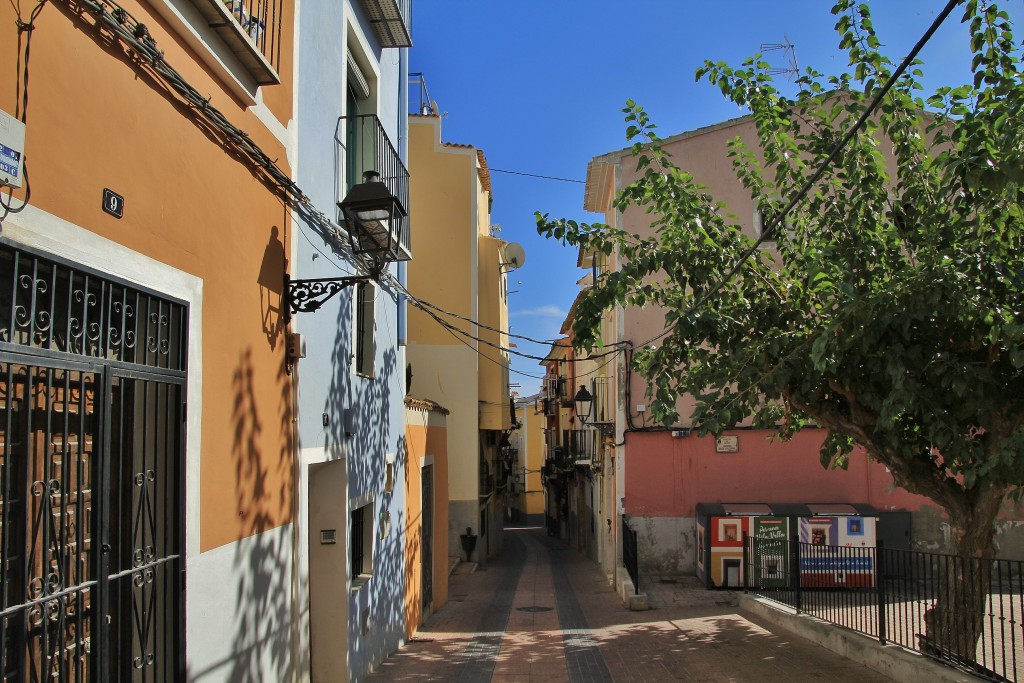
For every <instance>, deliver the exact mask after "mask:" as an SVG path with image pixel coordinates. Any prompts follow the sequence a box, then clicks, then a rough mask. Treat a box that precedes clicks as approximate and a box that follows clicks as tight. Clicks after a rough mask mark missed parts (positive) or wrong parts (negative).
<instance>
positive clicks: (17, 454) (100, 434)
mask: <svg viewBox="0 0 1024 683" xmlns="http://www.w3.org/2000/svg"><path fill="white" fill-rule="evenodd" d="M235 4H236V5H237V7H232V6H231V3H228V5H227V6H225V5H224V4H223V3H217V2H200V1H199V0H197V1H196V2H179V1H175V0H154V1H152V2H137V1H134V0H125V2H123V3H120V4H113V3H109V2H99V1H95V2H94V1H91V0H90V1H86V2H68V1H63V0H57V1H54V2H49V3H47V4H43V3H40V4H39V5H38V7H36V3H19V5H20V10H21V16H20V17H19V16H18V15H17V14H16V7H15V6H14V5H12V4H5V5H4V6H3V7H0V31H2V38H0V64H2V65H3V69H4V72H5V73H7V74H18V78H17V79H9V80H7V81H6V83H7V85H6V86H4V87H3V88H0V110H2V111H3V112H6V113H7V114H9V115H11V116H12V117H14V118H15V119H19V120H23V121H24V131H25V143H24V149H23V152H24V159H23V161H24V165H25V167H26V168H24V174H23V183H22V184H21V187H19V188H4V204H5V206H4V208H0V216H2V217H3V218H2V236H0V261H2V266H0V278H2V279H3V281H4V286H5V291H6V292H7V294H6V295H5V306H6V307H7V310H8V311H9V312H10V313H9V315H8V316H7V317H6V318H5V322H3V323H0V324H2V325H4V328H5V329H4V332H5V333H4V337H3V341H2V342H0V346H2V349H0V354H2V362H0V366H2V367H0V374H2V375H3V376H4V379H3V380H0V383H2V384H3V387H2V392H0V393H4V394H5V396H7V397H9V399H12V400H6V401H5V402H4V408H3V410H4V412H5V416H4V417H5V418H6V419H5V425H6V426H5V427H4V428H3V429H4V435H3V440H4V450H3V456H2V457H3V470H4V475H5V477H4V481H5V484H4V486H5V488H4V491H3V501H4V507H3V512H2V514H3V520H2V521H3V529H4V535H3V557H4V584H5V585H8V586H12V587H14V588H13V589H12V590H9V591H8V592H7V593H5V601H4V605H3V609H4V610H5V613H7V614H8V616H5V617H4V629H5V632H6V637H7V639H6V640H5V641H4V647H5V650H4V653H3V655H4V656H3V662H4V664H3V667H4V669H3V676H4V677H6V676H7V675H9V674H13V675H15V677H16V678H17V677H18V676H20V675H22V674H24V672H25V671H26V670H28V669H35V670H37V671H39V672H41V673H40V677H41V678H42V677H46V678H48V679H49V678H51V677H55V678H54V680H120V681H126V680H142V678H145V680H155V681H160V680H165V681H180V680H219V679H229V678H231V679H235V680H242V679H248V680H259V679H262V680H271V679H273V680H287V679H290V678H292V677H293V676H294V675H295V674H296V671H297V670H298V669H300V668H301V667H302V662H301V660H302V656H301V655H299V654H298V653H296V652H294V651H293V637H292V634H291V612H292V610H293V608H294V605H293V599H294V598H293V594H292V590H291V582H292V560H293V556H292V553H291V546H292V539H291V533H292V532H291V528H292V527H291V521H292V519H293V509H294V483H293V479H294V474H293V450H294V449H293V443H292V390H291V381H290V378H289V376H288V374H287V367H286V362H285V343H284V333H285V327H284V320H283V318H282V315H281V293H282V282H283V277H284V273H285V268H286V264H287V245H288V244H289V241H290V237H289V235H290V231H291V221H290V210H289V208H288V204H287V202H286V195H285V193H284V192H283V191H282V190H281V188H280V187H279V184H280V180H282V179H284V180H287V179H288V178H289V176H290V174H291V171H290V168H289V158H290V155H291V153H290V147H289V145H290V142H289V140H290V138H289V135H288V132H287V131H288V127H289V122H290V121H291V120H292V118H293V111H292V103H293V95H294V92H293V83H292V74H293V72H294V68H293V63H292V54H293V45H292V40H293V27H294V24H295V18H294V16H293V2H292V1H291V0H274V1H273V2H264V3H246V5H247V8H242V7H241V5H242V3H235ZM33 9H38V10H39V11H38V12H37V13H36V12H32V10H33ZM271 10H272V11H271ZM250 11H251V12H253V14H252V15H250ZM257 12H259V14H257ZM29 76H31V81H29ZM204 102H205V104H203V103H204ZM26 105H27V106H26ZM238 131H244V133H245V134H246V136H247V137H246V138H244V139H241V142H240V138H239V137H238V135H237V132H238ZM260 155H262V159H264V160H265V161H270V160H272V161H270V164H269V166H268V165H267V164H266V163H263V164H262V165H261V164H260V162H259V160H260V158H261V156H260ZM270 167H273V169H274V170H275V173H276V177H274V174H273V173H270V172H269V171H268V168H270ZM30 396H34V397H35V398H34V399H32V402H31V403H30V402H28V400H29V397H30ZM19 463H21V464H19ZM42 491H48V492H49V495H43V494H42V493H41V492H42ZM40 519H47V520H50V521H51V522H52V523H50V524H45V525H40V524H38V520H40ZM33 520H36V522H33ZM42 606H45V609H46V611H47V613H48V614H50V615H51V616H50V618H49V619H47V620H44V621H43V622H41V623H40V622H39V621H38V620H37V619H35V618H34V617H33V615H34V614H36V613H37V612H38V610H39V609H41V608H42Z"/></svg>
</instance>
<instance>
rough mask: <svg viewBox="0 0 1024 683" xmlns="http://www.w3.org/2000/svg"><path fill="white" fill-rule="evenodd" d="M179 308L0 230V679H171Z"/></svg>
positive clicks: (175, 646) (177, 538)
mask: <svg viewBox="0 0 1024 683" xmlns="http://www.w3.org/2000/svg"><path fill="white" fill-rule="evenodd" d="M187 315H188V310H187V306H186V305H185V304H183V303H180V302H176V301H172V300H168V299H166V298H162V297H160V296H158V295H156V294H154V293H150V292H146V291H144V290H141V289H139V288H135V287H132V286H129V285H127V284H125V283H120V282H117V281H115V280H112V279H109V278H104V277H100V276H98V275H96V274H94V273H91V272H89V271H88V270H86V269H83V268H80V267H78V266H71V265H68V264H64V263H62V262H60V261H58V260H55V259H49V258H46V257H43V256H40V255H36V254H33V253H30V252H27V251H25V250H21V249H17V248H14V247H12V246H11V245H9V244H7V243H4V242H0V596H2V604H0V610H2V611H0V648H2V650H0V655H2V662H0V681H2V682H3V683H13V682H15V681H17V682H19V683H20V682H23V681H26V682H36V681H39V682H41V681H48V682H53V681H61V682H63V681H68V682H75V683H81V682H86V681H147V682H148V681H153V682H159V681H176V680H181V678H182V677H183V674H184V660H183V653H184V647H183V640H184V638H183V621H184V620H183V606H182V600H183V583H184V565H183V562H182V548H183V533H182V532H183V524H182V511H183V490H182V487H181V480H182V475H183V472H182V464H183V454H184V430H183V425H184V387H185V379H186V374H185V357H186V354H185V351H186V347H187V343H186V338H185V330H186V329H187Z"/></svg>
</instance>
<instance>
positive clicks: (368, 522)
mask: <svg viewBox="0 0 1024 683" xmlns="http://www.w3.org/2000/svg"><path fill="white" fill-rule="evenodd" d="M349 544H350V545H349V562H350V565H351V567H352V583H353V588H357V587H358V586H359V585H360V584H359V579H362V580H363V581H364V582H365V580H366V579H368V578H369V576H370V574H372V573H373V503H368V504H366V505H363V506H361V507H357V508H355V509H354V510H352V511H351V512H349Z"/></svg>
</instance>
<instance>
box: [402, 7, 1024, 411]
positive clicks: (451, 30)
mask: <svg viewBox="0 0 1024 683" xmlns="http://www.w3.org/2000/svg"><path fill="white" fill-rule="evenodd" d="M944 5H945V2H944V1H943V0H884V1H877V0H876V1H875V2H871V3H870V7H871V11H872V15H873V18H874V23H875V28H876V30H877V32H878V34H879V38H880V39H881V41H882V43H883V45H884V48H883V49H884V51H885V52H886V54H888V55H889V57H890V58H891V59H893V61H897V62H898V61H899V60H901V59H902V58H903V56H904V55H905V54H906V53H907V52H908V51H909V50H910V49H911V47H912V46H913V45H914V43H915V42H917V40H918V39H919V38H920V36H921V35H922V34H923V33H924V32H925V30H926V29H927V28H928V26H929V25H930V24H931V22H932V21H933V20H934V18H935V16H936V14H937V13H938V12H939V11H940V10H941V9H942V7H943V6H944ZM999 5H1000V7H1001V8H1002V9H1005V10H1007V11H1009V12H1010V13H1011V16H1013V17H1014V18H1015V19H1016V23H1017V26H1018V27H1019V28H1018V32H1017V38H1018V42H1019V40H1020V38H1022V37H1024V21H1022V19H1024V2H1022V0H1012V2H1010V1H1007V2H1001V3H999ZM831 6H832V3H831V2H830V1H829V0H774V1H769V0H731V1H730V2H717V3H716V2H710V3H709V2H694V1H692V0H633V1H632V2H625V1H623V0H546V1H543V2H542V1H541V0H516V1H512V2H503V1H501V0H417V2H415V3H414V5H413V17H412V29H413V43H414V45H413V47H412V49H411V51H410V58H411V59H410V64H411V70H412V71H415V72H422V73H423V74H424V78H425V80H426V84H427V88H428V91H429V94H430V97H431V99H433V100H435V101H436V102H437V105H438V108H439V110H440V111H441V112H442V113H443V115H444V120H443V123H442V137H443V138H444V140H445V141H446V142H456V143H463V144H470V145H474V146H476V147H478V148H480V149H482V150H483V151H484V154H486V156H487V162H488V165H489V166H490V167H491V168H492V170H493V169H502V170H510V171H518V172H522V173H532V174H538V175H547V176H556V177H560V178H569V179H575V180H584V179H585V177H586V169H587V162H588V161H589V160H590V159H591V158H593V157H595V156H597V155H600V154H604V153H606V152H610V151H613V150H617V149H621V148H623V147H625V146H626V145H627V143H626V139H625V125H624V123H623V120H622V116H623V115H622V113H621V111H620V110H621V109H622V107H623V106H624V103H625V101H626V100H627V99H630V98H632V99H634V100H636V101H637V102H638V103H639V104H641V105H643V106H644V108H645V109H646V110H647V111H648V112H649V113H650V115H651V118H652V120H653V121H654V122H656V123H657V125H658V130H659V132H660V134H661V135H662V136H663V137H667V136H669V135H673V134H676V133H681V132H683V131H686V130H691V129H693V128H698V127H700V126H705V125H709V124H712V123H715V122H717V121H722V120H725V119H728V118H732V117H735V116H739V115H741V114H743V113H744V112H742V111H740V110H738V109H737V108H736V107H735V106H734V105H732V104H730V103H728V102H726V101H725V99H724V98H723V97H722V96H721V94H720V93H719V92H718V90H717V89H716V88H714V87H712V86H710V85H708V84H707V82H704V81H702V82H699V83H698V82H695V81H694V72H695V71H696V69H697V67H699V66H700V65H701V64H702V63H703V60H704V59H711V60H715V61H718V60H724V61H727V62H729V63H730V64H733V65H738V64H739V63H740V62H741V61H742V60H743V59H745V58H746V57H749V56H751V55H752V54H754V53H756V52H758V51H759V49H760V46H761V45H762V44H771V43H782V42H784V41H785V40H786V39H787V38H788V40H789V41H790V42H791V43H792V44H793V45H794V46H795V48H796V57H797V60H798V62H799V64H800V65H801V67H803V66H812V67H814V68H815V69H817V70H818V71H822V72H825V73H839V72H841V71H843V70H844V69H845V68H846V58H845V56H844V55H843V54H842V53H840V51H839V50H838V48H837V44H838V38H837V37H836V34H835V31H834V29H833V27H834V25H835V17H834V16H833V15H832V14H831V12H830V8H831ZM962 14H963V13H962V11H959V10H954V12H953V14H952V15H951V16H950V17H949V18H948V19H947V20H946V23H945V24H944V25H943V27H942V29H940V32H939V33H937V34H936V35H935V36H934V37H933V38H932V40H931V41H930V42H929V43H928V45H927V46H926V47H925V49H924V51H923V52H922V53H921V58H922V59H923V60H924V62H925V64H924V69H925V79H924V85H925V87H926V89H933V88H935V87H938V86H940V85H957V84H962V83H965V82H967V81H968V80H969V71H968V67H969V63H970V56H969V53H968V51H967V44H966V39H965V36H966V29H965V27H963V26H962V25H961V24H960V18H961V16H962ZM766 58H767V61H769V62H771V63H773V64H775V65H778V66H784V65H785V62H786V57H785V56H784V55H783V54H782V53H781V52H768V53H766ZM780 78H781V79H783V80H782V82H785V80H784V77H780ZM417 97H418V92H417V90H416V89H411V90H410V99H412V100H414V101H415V99H416V98H417ZM491 179H492V185H493V189H494V205H493V208H492V213H491V220H492V223H497V224H499V225H500V226H501V228H502V230H501V236H502V237H503V238H504V239H507V240H511V241H515V242H519V243H520V244H522V245H523V247H524V249H525V250H526V265H525V266H524V267H523V268H521V269H520V270H518V271H515V272H513V273H512V274H511V275H510V276H509V281H510V289H511V290H513V291H514V293H513V294H511V296H510V301H509V313H510V321H511V325H512V332H513V333H515V334H522V335H526V336H530V337H534V338H537V339H553V338H555V337H557V336H559V335H558V332H559V327H560V325H561V323H562V321H563V319H564V318H565V314H566V312H567V311H568V308H569V306H570V304H571V303H572V301H573V299H574V298H575V296H576V293H577V291H578V286H577V285H576V281H577V280H578V279H579V278H580V277H582V276H583V274H584V272H583V271H581V270H579V269H577V268H576V254H575V252H574V251H572V250H569V249H568V248H564V247H561V246H559V245H558V244H557V243H556V242H553V241H551V240H544V239H542V238H540V237H539V236H538V235H537V230H536V224H535V221H534V212H535V211H541V212H542V213H550V214H551V215H552V216H553V217H565V218H571V219H575V220H580V221H584V222H593V221H599V220H601V216H599V215H597V214H592V213H588V212H586V211H584V210H583V185H581V184H578V183H567V182H558V181H552V180H541V179H535V178H530V177H524V176H517V175H512V174H507V173H500V172H492V174H491ZM516 343H517V344H518V350H520V351H523V352H525V353H529V354H533V355H540V356H543V355H544V354H545V353H546V350H547V349H546V348H545V347H543V346H538V345H536V344H530V343H527V342H523V341H517V342H516ZM512 370H513V374H512V377H511V381H512V382H518V383H519V384H520V385H521V388H520V389H519V391H520V394H521V395H529V394H531V393H534V392H535V391H536V390H537V387H538V386H539V381H538V380H537V379H535V378H533V377H528V376H524V375H523V374H520V373H527V374H529V375H541V374H543V373H542V368H541V367H540V366H539V365H538V364H537V361H535V360H528V359H523V358H513V363H512Z"/></svg>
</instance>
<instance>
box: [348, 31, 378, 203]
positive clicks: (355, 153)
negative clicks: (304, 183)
mask: <svg viewBox="0 0 1024 683" xmlns="http://www.w3.org/2000/svg"><path fill="white" fill-rule="evenodd" d="M347 58H348V69H347V82H348V88H347V96H346V99H345V120H346V131H345V191H346V192H347V191H348V190H351V189H352V186H353V185H356V184H357V183H361V182H363V173H364V172H365V171H370V170H374V171H377V172H379V173H380V172H383V171H384V169H382V168H377V164H376V159H375V158H374V137H373V136H374V134H375V132H376V129H375V126H374V125H373V124H374V122H375V121H376V116H375V115H376V113H377V111H376V107H375V106H374V86H375V82H374V80H373V77H372V76H371V77H370V78H367V74H368V73H372V72H371V71H370V70H369V69H365V68H363V67H361V66H360V63H359V60H358V59H357V58H356V57H355V56H354V55H353V53H352V51H351V50H350V51H349V52H348V53H347Z"/></svg>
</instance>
